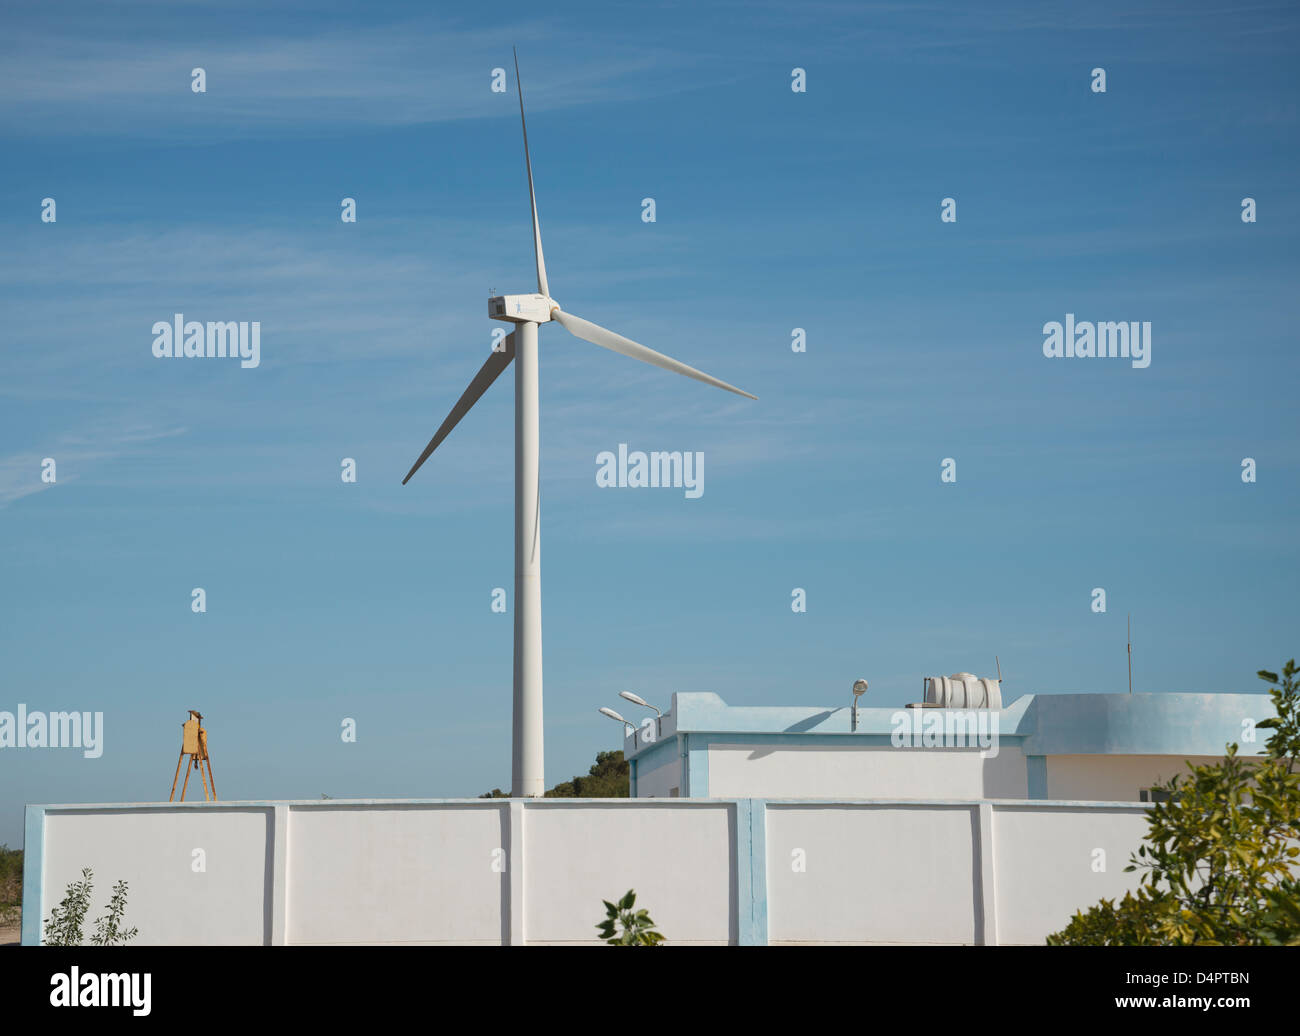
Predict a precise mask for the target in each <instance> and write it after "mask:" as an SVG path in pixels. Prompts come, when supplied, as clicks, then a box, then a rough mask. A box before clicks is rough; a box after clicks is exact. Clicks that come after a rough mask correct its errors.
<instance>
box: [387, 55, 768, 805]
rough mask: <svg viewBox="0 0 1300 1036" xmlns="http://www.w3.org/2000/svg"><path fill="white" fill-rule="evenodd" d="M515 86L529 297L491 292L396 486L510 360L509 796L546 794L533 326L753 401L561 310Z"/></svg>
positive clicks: (521, 93) (521, 101)
mask: <svg viewBox="0 0 1300 1036" xmlns="http://www.w3.org/2000/svg"><path fill="white" fill-rule="evenodd" d="M515 85H516V87H517V88H518V91H519V124H520V127H521V128H522V129H523V134H524V166H525V168H526V169H527V171H528V201H529V205H530V206H531V208H532V217H533V258H534V261H535V262H536V265H537V293H536V294H535V295H497V296H494V297H493V298H490V299H488V316H489V317H490V318H491V319H493V320H504V321H506V322H508V323H512V324H514V325H515V329H514V331H512V332H511V333H510V334H509V335H507V336H506V338H505V341H504V342H503V343H502V344H501V347H500V351H499V352H493V353H492V355H491V356H489V357H488V359H487V362H486V363H484V364H483V366H482V368H481V369H480V370H479V372H478V373H477V374H476V375H474V380H473V381H471V382H470V383H469V388H467V389H466V390H465V391H464V392H463V393H462V394H461V397H460V399H459V400H457V401H456V405H455V406H454V407H452V408H451V413H449V414H448V415H447V419H446V420H445V421H443V422H442V425H441V426H440V427H439V428H438V430H437V431H436V432H435V433H434V435H433V438H432V439H430V440H429V445H428V446H426V447H425V448H424V452H423V453H421V454H420V456H419V459H417V460H416V462H415V463H414V464H413V465H411V470H410V471H408V472H407V473H406V478H404V479H402V485H406V483H407V482H409V481H410V480H411V476H412V475H414V474H415V473H416V472H417V471H419V470H420V465H422V464H423V463H424V462H425V461H426V460H428V459H429V455H430V454H432V453H433V451H434V450H436V449H437V448H438V446H439V445H440V444H441V443H442V441H443V440H444V439H445V438H447V436H448V435H449V434H450V433H451V430H452V429H453V428H455V427H456V425H457V423H458V422H459V421H460V419H461V418H462V417H464V416H465V415H466V414H467V413H468V412H469V410H470V408H471V407H472V406H473V405H474V404H475V403H477V402H478V400H479V398H480V397H481V396H482V395H483V393H484V392H486V391H487V390H488V386H490V385H491V384H492V382H494V381H496V379H497V377H498V375H500V373H501V372H502V371H503V370H505V369H506V368H507V367H508V366H510V362H511V361H512V360H514V361H516V362H515V671H514V734H513V756H512V760H511V768H512V772H511V790H510V794H511V795H513V796H527V797H538V796H540V795H541V794H542V793H543V791H544V790H545V782H544V778H543V773H542V768H543V767H542V577H541V561H542V545H541V526H540V522H541V502H540V499H539V495H538V481H537V457H538V429H537V326H538V325H539V324H545V323H548V322H554V323H557V324H559V325H560V326H561V327H563V328H564V329H565V330H566V331H568V332H569V333H570V334H572V335H575V336H576V337H578V338H581V339H583V340H584V341H587V342H590V343H592V344H593V345H599V346H602V347H603V348H605V349H611V350H613V351H614V352H616V353H622V354H623V355H624V356H630V357H632V359H634V360H641V361H643V362H645V363H650V364H653V365H654V366H656V367H662V368H663V369H664V370H669V371H675V372H676V373H678V374H684V375H686V376H687V377H688V378H694V379H695V380H696V381H702V382H704V383H705V384H707V385H716V386H717V387H718V388H721V389H726V390H727V391H728V392H734V393H736V394H737V395H739V396H746V397H748V398H749V399H757V398H758V397H757V396H754V395H751V394H750V393H748V392H745V391H743V390H741V389H738V388H736V387H735V386H734V385H728V384H727V383H726V382H725V381H720V380H718V379H717V378H715V377H712V376H711V375H708V374H705V373H704V372H703V371H698V370H696V369H695V368H694V367H688V366H687V365H686V364H684V363H681V362H680V361H678V360H674V359H673V358H672V357H670V356H665V355H664V354H663V353H658V352H655V351H654V350H653V349H648V348H646V347H645V346H644V345H641V344H639V343H637V342H634V341H632V340H631V339H630V338H624V337H623V336H622V335H618V334H615V333H614V332H613V331H610V330H607V329H606V328H603V327H601V326H600V325H599V324H593V323H592V322H591V321H590V320H583V319H582V317H577V316H573V315H572V314H570V313H566V312H564V310H562V309H561V308H560V304H559V303H558V302H556V301H555V300H554V299H553V298H551V290H550V287H549V285H548V284H547V281H546V260H545V259H544V258H543V257H542V230H541V225H540V224H539V223H538V221H537V196H536V194H535V193H534V191H533V164H532V160H531V159H530V158H529V156H528V124H527V122H525V120H524V90H523V86H522V84H520V82H519V56H518V54H516V55H515Z"/></svg>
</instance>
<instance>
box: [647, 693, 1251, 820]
mask: <svg viewBox="0 0 1300 1036" xmlns="http://www.w3.org/2000/svg"><path fill="white" fill-rule="evenodd" d="M1272 715H1273V705H1272V702H1271V700H1270V699H1269V697H1268V695H1267V694H1026V695H1024V696H1022V697H1020V698H1018V699H1016V700H1015V701H1014V702H1012V703H1011V704H1009V705H1008V706H1007V707H1006V708H1003V709H997V708H994V709H969V710H966V709H963V710H952V709H941V708H924V709H922V708H902V707H898V708H861V709H859V710H858V723H857V729H856V730H854V729H853V728H852V709H851V708H850V707H848V706H845V707H842V708H834V707H827V708H818V707H807V706H796V707H770V706H762V707H753V706H737V705H728V704H727V703H726V702H725V701H723V700H722V699H721V698H719V697H718V696H717V695H716V694H708V693H701V694H674V695H673V698H672V705H671V708H670V709H669V711H668V712H667V713H665V714H664V716H663V718H662V721H661V722H660V723H658V724H657V725H656V724H655V723H654V722H653V721H650V722H648V723H647V724H646V725H644V726H642V727H641V728H640V729H639V730H637V732H636V733H635V735H629V736H627V737H626V738H625V740H624V744H623V751H624V755H625V757H626V758H627V759H628V762H629V767H630V770H631V782H632V795H633V797H635V798H674V797H683V798H730V797H741V796H743V797H747V798H819V799H839V798H847V799H861V798H868V799H880V798H887V799H896V798H907V799H925V798H941V799H963V800H977V799H1056V800H1063V799H1064V800H1091V801H1106V802H1138V801H1142V800H1143V792H1144V791H1146V790H1147V789H1149V788H1150V787H1151V786H1152V785H1153V784H1155V783H1156V782H1157V781H1159V780H1161V779H1164V778H1168V777H1172V776H1174V775H1176V774H1179V773H1186V772H1187V768H1186V765H1185V764H1186V763H1187V762H1192V763H1198V764H1199V763H1212V762H1215V761H1217V760H1220V759H1222V758H1223V753H1224V749H1225V748H1226V746H1227V745H1228V743H1230V742H1235V743H1237V744H1238V745H1239V754H1241V755H1243V756H1251V755H1258V754H1259V753H1260V752H1261V751H1262V750H1263V746H1264V743H1265V742H1266V741H1267V740H1268V738H1267V733H1268V732H1267V731H1260V732H1259V733H1258V734H1256V733H1255V731H1254V728H1255V725H1256V724H1257V723H1258V722H1259V721H1260V720H1263V719H1265V718H1267V717H1269V716H1272Z"/></svg>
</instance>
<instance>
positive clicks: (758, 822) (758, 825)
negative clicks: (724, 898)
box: [735, 799, 767, 946]
mask: <svg viewBox="0 0 1300 1036" xmlns="http://www.w3.org/2000/svg"><path fill="white" fill-rule="evenodd" d="M735 845H736V859H735V865H736V927H737V931H736V942H737V943H738V944H739V945H741V946H766V945H767V802H766V801H765V800H763V799H737V800H736V843H735Z"/></svg>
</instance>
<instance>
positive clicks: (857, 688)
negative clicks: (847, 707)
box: [853, 680, 867, 733]
mask: <svg viewBox="0 0 1300 1036" xmlns="http://www.w3.org/2000/svg"><path fill="white" fill-rule="evenodd" d="M866 693H867V681H866V680H855V681H854V683H853V732H854V733H857V730H858V699H859V698H861V697H862V696H863V695H864V694H866Z"/></svg>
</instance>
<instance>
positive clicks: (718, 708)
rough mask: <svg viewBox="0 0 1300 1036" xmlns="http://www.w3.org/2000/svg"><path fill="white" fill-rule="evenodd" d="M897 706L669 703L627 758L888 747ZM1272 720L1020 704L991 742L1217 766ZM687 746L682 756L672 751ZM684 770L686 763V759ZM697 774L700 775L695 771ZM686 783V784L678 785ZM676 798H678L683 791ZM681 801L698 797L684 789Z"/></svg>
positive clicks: (1172, 697) (1040, 698)
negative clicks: (730, 749)
mask: <svg viewBox="0 0 1300 1036" xmlns="http://www.w3.org/2000/svg"><path fill="white" fill-rule="evenodd" d="M907 711H909V710H905V709H904V708H903V707H902V706H894V707H890V708H870V709H860V710H859V713H858V729H857V731H851V730H850V718H849V713H850V709H849V708H848V707H847V706H846V707H844V708H836V709H827V708H806V707H799V708H787V707H784V706H735V705H728V704H727V703H726V702H725V701H723V700H722V698H720V697H719V696H718V695H716V694H711V693H699V694H695V693H692V694H674V695H673V699H672V706H671V711H670V712H669V713H667V714H666V715H665V716H664V724H663V726H664V737H663V738H661V739H660V740H659V741H657V742H655V743H654V744H652V745H642V744H639V743H638V742H637V741H636V740H634V739H631V738H629V739H628V740H627V741H626V742H625V751H627V752H628V753H629V755H628V757H629V758H641V757H644V756H645V754H646V753H648V752H652V751H656V750H658V749H660V748H662V746H663V745H664V744H666V743H667V742H668V741H670V740H671V739H673V738H674V736H675V737H676V738H679V739H681V741H679V751H681V752H683V754H687V755H690V756H692V757H693V756H694V746H695V745H696V744H697V743H698V744H705V743H708V742H712V743H731V744H759V743H762V744H778V745H779V744H791V745H793V744H814V743H816V744H827V743H833V744H837V745H840V744H842V745H849V744H865V745H879V744H888V743H892V742H891V738H892V737H893V734H894V731H895V729H896V728H897V726H898V723H899V720H898V716H899V714H900V712H907ZM1272 715H1274V710H1273V703H1272V701H1271V700H1270V698H1269V696H1268V695H1267V694H1184V693H1170V694H1026V695H1022V696H1021V697H1020V698H1017V699H1016V700H1015V701H1013V702H1011V703H1010V704H1009V705H1008V706H1007V707H1006V708H1004V709H1002V710H1000V711H999V712H998V713H997V717H998V732H997V734H998V739H999V740H1000V741H1005V742H1007V744H1008V745H1009V746H1018V747H1020V748H1021V750H1022V751H1024V753H1025V754H1026V755H1031V756H1049V755H1171V756H1182V757H1184V758H1187V757H1190V756H1216V757H1217V756H1222V755H1223V752H1224V748H1225V746H1226V745H1227V744H1228V743H1230V742H1236V743H1237V744H1238V745H1239V746H1240V748H1239V751H1240V754H1241V755H1243V756H1251V755H1260V754H1261V753H1262V752H1263V750H1264V742H1265V741H1266V740H1267V738H1265V737H1262V736H1261V737H1257V738H1256V740H1255V741H1254V742H1243V741H1242V739H1241V738H1242V733H1243V730H1244V728H1245V725H1246V724H1247V723H1248V722H1253V723H1258V722H1259V721H1260V720H1262V719H1265V718H1267V717H1269V716H1272ZM687 739H689V743H690V745H691V746H692V747H691V750H690V751H689V752H687V751H686V750H685V749H683V748H682V742H683V741H686V740H687ZM691 765H692V768H695V763H694V761H693V759H692V764H691ZM702 765H703V766H707V762H705V763H703V764H702ZM705 772H707V771H705ZM684 776H686V775H684ZM683 794H684V795H685V794H687V790H686V788H683ZM689 794H690V795H691V796H692V797H699V796H700V794H701V793H700V791H699V790H698V788H697V786H696V785H694V784H691V785H690V791H689Z"/></svg>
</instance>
